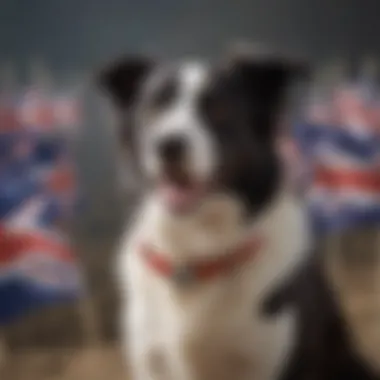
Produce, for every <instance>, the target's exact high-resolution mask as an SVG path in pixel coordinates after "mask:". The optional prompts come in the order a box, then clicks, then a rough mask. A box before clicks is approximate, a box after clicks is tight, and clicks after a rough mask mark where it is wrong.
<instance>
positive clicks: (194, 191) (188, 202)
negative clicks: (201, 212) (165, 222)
mask: <svg viewBox="0 0 380 380" xmlns="http://www.w3.org/2000/svg"><path fill="white" fill-rule="evenodd" d="M160 192H161V196H162V198H163V200H164V202H165V203H166V204H167V205H168V206H169V207H170V208H171V209H173V210H175V211H185V210H188V209H189V208H190V207H191V206H193V205H194V203H195V202H196V201H197V199H198V198H199V196H200V189H199V188H198V187H196V186H186V187H182V186H176V185H173V184H162V185H161V189H160Z"/></svg>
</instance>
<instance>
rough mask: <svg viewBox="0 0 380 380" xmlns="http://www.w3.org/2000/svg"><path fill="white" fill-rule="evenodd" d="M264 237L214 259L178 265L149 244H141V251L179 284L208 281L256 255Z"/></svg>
mask: <svg viewBox="0 0 380 380" xmlns="http://www.w3.org/2000/svg"><path fill="white" fill-rule="evenodd" d="M262 240H263V239H261V238H259V237H258V236H254V237H253V238H250V239H249V240H247V241H245V242H244V243H243V244H241V245H240V246H239V247H238V248H236V249H235V250H233V251H231V252H230V253H226V254H225V255H223V256H221V257H217V258H213V259H207V260H206V259H205V260H199V261H194V262H190V263H187V264H182V265H180V266H176V265H175V264H173V262H171V261H170V260H169V259H167V258H166V257H165V255H163V254H161V253H160V252H158V251H156V250H155V249H154V248H153V247H152V246H150V245H149V244H142V245H141V253H142V256H143V258H144V260H145V262H146V264H147V265H148V266H149V267H150V268H151V269H153V270H154V271H155V272H157V273H159V274H160V275H161V276H163V277H167V278H169V279H171V280H173V281H174V282H176V283H177V284H180V285H183V284H189V283H195V282H200V281H207V280H210V279H212V278H214V277H217V276H220V275H222V274H227V273H229V272H232V271H233V270H234V269H235V268H236V267H238V266H240V265H243V264H244V263H245V262H247V261H248V260H249V259H251V258H252V257H254V256H255V255H256V254H257V252H258V251H259V250H260V248H261V247H262V243H263V241H262Z"/></svg>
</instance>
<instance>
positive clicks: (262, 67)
mask: <svg viewBox="0 0 380 380" xmlns="http://www.w3.org/2000/svg"><path fill="white" fill-rule="evenodd" d="M228 66H229V70H232V75H236V76H237V78H238V80H239V83H240V86H241V87H242V88H243V91H244V94H246V96H247V99H248V101H249V106H250V113H251V120H250V123H251V125H252V128H253V129H254V132H255V134H256V135H257V136H258V137H259V138H261V139H262V141H266V142H270V141H272V140H273V138H274V137H275V136H276V131H277V130H276V127H277V124H278V118H279V117H280V116H281V113H282V106H283V105H284V101H285V100H286V95H287V90H288V88H289V85H290V84H291V83H292V82H294V81H295V80H297V79H306V78H307V77H308V71H309V69H308V66H307V64H306V63H304V62H302V61H301V60H296V59H289V58H285V57H284V56H282V55H276V54H273V53H268V52H262V51H252V50H242V51H238V52H235V53H234V54H232V55H231V56H230V57H229V59H228Z"/></svg>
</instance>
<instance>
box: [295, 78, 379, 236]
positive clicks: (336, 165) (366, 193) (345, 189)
mask: <svg viewBox="0 0 380 380" xmlns="http://www.w3.org/2000/svg"><path fill="white" fill-rule="evenodd" d="M367 90H368V87H364V86H362V85H360V84H353V83H350V84H348V85H346V86H342V87H341V88H339V89H337V90H336V91H335V92H334V96H333V101H332V107H333V110H334V114H335V115H336V118H335V119H334V123H323V122H322V123H316V122H315V119H312V120H310V119H309V122H306V123H304V124H301V125H300V126H298V127H297V128H296V139H297V142H298V143H299V146H300V150H301V151H302V154H303V156H304V159H307V160H308V165H309V171H310V173H311V175H310V180H311V184H310V185H311V186H310V188H309V191H308V193H307V194H306V195H307V198H308V201H309V205H310V210H311V214H312V218H313V220H314V222H315V226H316V229H317V231H318V232H323V233H325V232H330V231H334V230H337V229H350V228H355V227H360V226H365V225H368V224H380V133H379V132H380V131H379V128H378V122H379V120H380V119H378V115H379V114H380V110H379V108H378V107H379V106H380V102H379V101H378V99H379V98H378V94H377V93H376V92H375V91H373V90H372V91H371V92H369V91H367ZM376 98H377V100H376Z"/></svg>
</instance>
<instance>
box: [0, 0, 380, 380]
mask: <svg viewBox="0 0 380 380" xmlns="http://www.w3.org/2000/svg"><path fill="white" fill-rule="evenodd" d="M379 12H380V4H379V3H378V1H377V0H365V1H359V0H334V1H331V0H330V1H328V0H308V1H305V0H240V1H235V2H233V1H227V0H156V1H153V0H151V1H147V0H140V1H137V0H136V1H135V0H129V1H124V0H108V1H92V2H90V1H84V0H75V1H74V0H65V1H59V0H34V1H33V2H30V1H27V0H0V378H1V379H5V380H14V379H24V378H25V379H26V378H28V379H29V380H30V379H36V380H43V379H61V378H62V379H69V378H70V379H83V378H91V379H94V380H95V379H105V378H106V376H113V377H114V379H118V378H120V379H121V378H123V375H122V373H123V372H122V365H121V362H120V357H119V353H118V350H117V326H116V315H117V294H116V292H115V290H114V283H113V276H112V263H113V256H114V248H115V244H116V243H117V238H118V236H119V233H120V231H121V228H122V225H123V223H124V221H125V220H126V219H127V218H128V215H129V214H130V212H131V211H132V209H133V207H134V206H135V204H136V191H135V188H134V183H133V178H132V176H131V175H129V172H128V168H127V169H126V168H125V166H124V165H122V163H121V161H120V156H119V153H118V146H117V142H116V139H115V131H114V130H113V129H112V128H110V127H109V124H111V121H112V115H111V112H110V109H109V107H108V105H107V104H106V102H104V99H102V97H101V95H100V94H99V93H98V92H97V90H96V89H95V88H94V84H93V82H92V79H93V78H92V74H93V72H94V70H95V69H98V68H99V67H100V66H101V65H102V64H103V63H104V62H107V61H109V60H111V59H112V58H115V57H117V56H119V55H121V54H123V53H126V52H130V53H140V52H141V53H149V54H156V55H159V56H164V57H168V58H170V57H178V56H181V57H183V56H191V55H197V56H198V55H200V56H205V57H208V58H213V57H216V56H218V55H220V54H221V53H222V52H223V50H224V49H225V48H226V46H227V45H228V44H230V43H233V42H235V41H237V40H241V39H243V40H249V41H258V42H262V43H265V44H269V45H274V46H280V47H281V48H282V49H284V50H286V49H289V50H290V51H291V52H296V53H301V54H302V55H303V56H305V57H306V58H308V59H309V60H310V61H311V62H312V63H313V65H314V66H315V68H316V71H315V75H314V77H313V81H312V83H311V85H310V87H309V88H308V89H307V92H306V94H307V96H303V97H302V102H301V100H300V98H297V101H298V103H299V104H298V105H299V107H296V109H297V111H296V112H294V113H293V114H292V119H291V122H290V123H289V126H288V128H287V132H288V133H287V146H288V148H289V149H288V150H287V152H288V158H289V160H290V162H291V165H292V173H293V174H294V183H295V186H296V187H297V189H299V190H300V193H302V196H305V197H306V199H307V201H308V205H309V209H310V218H311V221H312V223H313V226H314V229H315V233H316V234H318V236H320V237H321V239H322V238H323V239H324V240H325V241H326V250H331V252H332V253H331V257H338V258H339V260H340V261H344V262H347V263H348V264H347V265H346V266H342V265H341V266H340V267H339V268H340V269H339V271H340V272H339V273H341V274H342V273H343V272H344V276H340V277H339V278H340V280H339V281H343V282H342V284H343V283H349V284H350V286H352V287H353V286H354V285H353V284H356V283H357V282H356V280H355V281H354V278H355V279H356V278H357V277H358V276H359V277H360V279H361V280H360V281H359V282H360V283H361V286H360V287H355V289H354V290H352V291H351V290H350V292H349V294H350V295H351V294H354V293H355V297H356V298H355V297H354V298H355V300H356V299H357V298H358V297H359V296H360V297H359V298H361V299H362V300H363V299H364V298H363V297H364V296H363V294H364V293H365V294H371V295H372V294H373V293H374V291H375V290H376V289H377V282H376V278H377V276H376V271H375V270H376V268H377V266H376V265H374V264H375V263H377V261H376V260H377V253H380V247H379V244H378V241H379V237H378V235H379V233H378V225H379V223H380V141H379V139H380V96H379V95H380V92H379V91H378V84H379V83H378V81H379V74H380V39H379V36H380V24H379V22H378V15H379ZM379 236H380V235H379ZM363 263H364V264H363ZM368 263H369V265H368ZM358 268H359V269H360V270H359V269H358ZM363 268H365V269H363ZM343 269H344V270H343ZM354 272H355V273H354ZM359 272H360V273H359ZM358 273H359V274H358ZM363 273H364V274H363ZM363 278H366V279H367V280H368V279H370V280H371V281H367V282H368V283H369V285H368V287H365V286H364V285H363V281H362V279H363ZM342 286H343V285H342ZM350 289H351V288H350ZM363 289H364V290H363ZM363 292H364V293H363ZM345 294H346V293H345ZM347 294H348V293H347ZM358 294H359V296H358ZM376 294H377V293H376ZM350 297H351V296H348V298H350ZM351 298H352V297H351ZM351 298H350V300H351ZM371 300H372V299H371ZM379 300H380V298H379ZM347 302H348V303H347V304H350V305H351V303H350V302H351V301H347ZM369 302H371V304H373V302H372V301H369ZM350 307H351V306H347V310H348V311H347V312H348V313H349V312H351V311H350V310H351V309H350ZM355 310H356V309H355ZM379 310H380V309H379ZM375 312H377V310H374V313H375ZM355 315H356V314H355ZM376 315H377V314H376ZM378 317H379V319H380V313H379V314H378ZM355 321H356V320H355ZM355 323H356V322H355ZM355 326H356V325H355ZM355 328H356V327H355ZM359 330H360V329H359ZM359 330H358V331H359ZM360 331H361V330H360ZM360 331H359V332H358V334H359V335H358V342H359V341H361V340H363V339H364V338H363V337H362V335H360V334H361V333H360ZM377 338H378V339H377V341H376V342H375V343H374V344H378V343H379V342H380V337H377ZM364 340H365V339H364ZM358 344H359V343H358ZM379 347H380V346H379ZM379 352H380V348H379ZM375 359H376V358H375ZM377 360H378V358H377Z"/></svg>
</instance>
